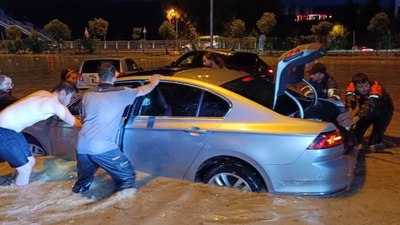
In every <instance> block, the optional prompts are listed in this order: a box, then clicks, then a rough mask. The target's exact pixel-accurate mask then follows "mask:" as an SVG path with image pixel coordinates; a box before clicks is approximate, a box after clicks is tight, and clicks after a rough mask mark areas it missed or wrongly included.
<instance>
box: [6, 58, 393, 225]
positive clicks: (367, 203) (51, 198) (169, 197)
mask: <svg viewBox="0 0 400 225" xmlns="http://www.w3.org/2000/svg"><path fill="white" fill-rule="evenodd" d="M55 58H56V60H55V61H52V60H51V58H50V56H46V55H44V56H24V57H17V56H0V69H2V70H3V71H6V72H9V73H12V74H13V75H12V78H13V80H14V83H15V87H14V90H13V94H14V95H15V96H17V97H23V96H25V95H26V94H28V93H30V92H32V91H34V90H38V89H46V90H51V88H52V87H53V86H54V85H55V84H56V83H57V82H58V81H59V73H60V71H61V70H62V69H63V68H67V67H70V68H76V69H77V68H78V67H79V64H80V60H81V58H79V57H72V56H71V57H58V56H55ZM134 59H135V58H134ZM139 60H140V62H142V63H148V64H147V65H149V66H147V68H151V67H153V66H154V67H155V66H156V65H166V64H167V62H168V61H169V60H170V59H162V60H160V59H159V58H157V57H155V58H154V60H160V61H159V62H157V63H155V64H152V63H153V61H152V62H149V61H146V60H150V59H148V58H147V59H146V60H142V59H139ZM265 60H266V61H267V62H268V63H269V64H271V65H276V60H275V59H273V58H265ZM274 60H275V61H274ZM140 62H139V64H140ZM161 62H162V64H161ZM321 62H323V63H325V64H326V66H327V68H328V71H329V72H330V73H331V74H332V75H334V76H335V77H336V79H337V80H338V82H339V84H340V86H341V88H342V89H344V88H345V86H346V85H347V83H348V82H349V81H350V79H351V76H352V75H353V74H354V73H357V72H365V73H367V74H368V75H370V77H371V78H375V79H377V80H379V81H381V82H382V83H383V85H384V86H385V87H386V88H387V89H388V91H389V93H390V94H391V95H392V97H393V99H394V102H395V105H396V111H395V114H394V118H393V120H392V123H391V125H390V127H389V129H388V131H387V133H386V135H385V144H386V146H387V149H385V154H377V153H376V154H367V155H366V156H365V157H361V158H360V159H359V161H358V162H357V169H356V172H355V179H354V182H353V184H352V186H351V187H350V189H349V190H347V191H345V192H342V193H338V194H335V195H331V196H327V197H306V196H287V195H272V194H268V193H249V192H240V191H236V190H232V189H227V188H218V187H211V186H208V185H204V184H197V183H192V182H187V181H182V180H176V179H169V178H163V177H153V176H151V175H149V174H145V173H141V172H139V173H138V180H137V183H138V189H137V190H135V189H133V190H128V191H124V192H120V193H112V192H111V190H112V189H113V187H114V186H113V182H112V180H111V179H110V177H109V176H108V175H106V174H105V173H104V172H103V171H101V170H100V171H99V173H98V174H97V175H96V179H95V182H94V183H93V186H92V188H91V191H90V192H89V193H88V194H87V195H85V196H80V195H77V194H73V193H72V192H71V191H70V190H71V187H72V185H73V183H74V181H75V179H76V162H74V161H65V160H63V159H60V158H54V157H40V158H37V165H36V166H35V168H34V171H33V174H32V177H31V183H30V184H29V185H27V186H25V187H12V186H9V185H7V184H8V182H7V179H8V177H9V176H10V175H11V173H12V169H11V168H10V167H9V166H8V164H7V163H4V162H3V163H0V199H1V201H0V224H4V225H9V224H96V225H97V224H119V225H123V224H168V225H169V224H171V225H175V224H198V225H206V224H207V225H208V224H209V225H215V224H224V225H225V224H226V225H228V224H229V225H231V224H251V225H262V224H289V225H292V224H293V225H298V224H307V225H308V224H311V225H323V224H371V225H372V224H382V225H398V224H400V222H399V221H400V212H399V205H398V203H399V202H400V190H399V186H400V179H399V178H398V174H400V148H399V147H398V146H399V145H400V128H399V127H400V126H399V125H400V118H399V109H400V105H399V103H400V100H399V99H397V96H399V95H400V75H399V71H400V63H399V59H398V58H364V59H361V58H351V57H346V58H343V57H330V58H326V59H322V60H321Z"/></svg>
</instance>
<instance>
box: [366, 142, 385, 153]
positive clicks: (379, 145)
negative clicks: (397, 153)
mask: <svg viewBox="0 0 400 225" xmlns="http://www.w3.org/2000/svg"><path fill="white" fill-rule="evenodd" d="M384 146H385V145H384V144H383V142H380V143H376V144H373V145H370V146H369V147H368V151H369V152H382V151H383V148H384Z"/></svg>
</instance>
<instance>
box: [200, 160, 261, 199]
mask: <svg viewBox="0 0 400 225" xmlns="http://www.w3.org/2000/svg"><path fill="white" fill-rule="evenodd" d="M202 182H204V183H207V184H210V185H214V186H223V187H230V188H234V189H237V190H243V191H253V192H262V191H266V188H265V185H264V184H263V182H262V181H261V179H259V176H258V175H257V174H256V173H255V172H254V171H253V170H252V169H250V168H248V167H246V166H244V165H242V164H240V163H231V164H221V165H216V166H214V167H212V168H211V169H210V170H208V171H207V172H206V173H205V175H204V177H203V180H202Z"/></svg>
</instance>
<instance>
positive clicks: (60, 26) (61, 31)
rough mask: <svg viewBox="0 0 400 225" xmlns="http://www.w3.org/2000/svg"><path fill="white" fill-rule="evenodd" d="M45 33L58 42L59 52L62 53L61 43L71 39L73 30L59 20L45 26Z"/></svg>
mask: <svg viewBox="0 0 400 225" xmlns="http://www.w3.org/2000/svg"><path fill="white" fill-rule="evenodd" d="M44 31H45V32H46V33H48V34H49V35H50V37H51V38H53V40H56V42H57V45H58V46H59V48H58V51H59V52H61V43H62V42H63V41H65V40H69V39H70V38H71V30H70V29H69V27H68V26H67V25H66V24H65V23H63V22H61V21H60V20H58V19H54V20H52V21H50V22H49V23H48V24H46V25H45V26H44Z"/></svg>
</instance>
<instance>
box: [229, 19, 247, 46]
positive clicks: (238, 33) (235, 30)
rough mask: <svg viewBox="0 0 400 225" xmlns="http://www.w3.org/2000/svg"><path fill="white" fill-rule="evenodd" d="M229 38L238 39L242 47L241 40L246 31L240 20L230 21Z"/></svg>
mask: <svg viewBox="0 0 400 225" xmlns="http://www.w3.org/2000/svg"><path fill="white" fill-rule="evenodd" d="M229 29H230V36H231V37H232V38H234V39H239V43H240V45H242V38H243V37H244V34H245V31H246V24H245V23H244V22H243V20H241V19H235V20H233V21H232V23H231V25H230V27H229Z"/></svg>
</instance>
